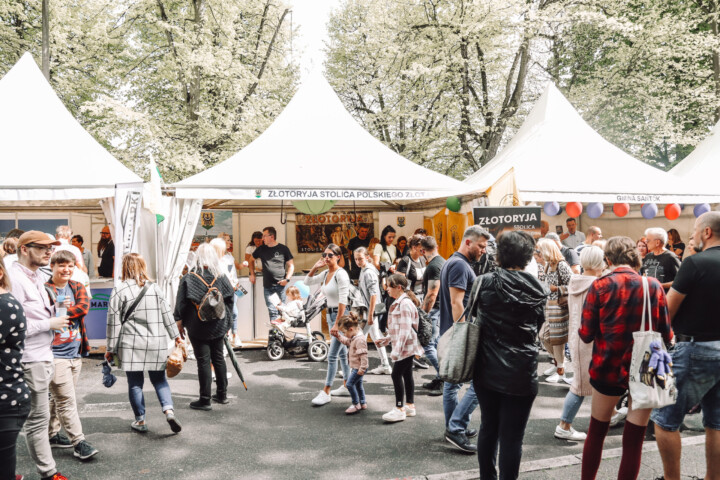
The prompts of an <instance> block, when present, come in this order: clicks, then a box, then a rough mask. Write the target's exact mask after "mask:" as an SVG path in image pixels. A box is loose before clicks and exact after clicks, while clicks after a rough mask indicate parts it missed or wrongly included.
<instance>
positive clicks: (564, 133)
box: [465, 84, 720, 203]
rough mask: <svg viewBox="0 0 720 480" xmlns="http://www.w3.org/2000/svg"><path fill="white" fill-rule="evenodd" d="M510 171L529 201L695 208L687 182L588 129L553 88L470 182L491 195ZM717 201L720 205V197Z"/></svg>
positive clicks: (698, 197) (696, 195)
mask: <svg viewBox="0 0 720 480" xmlns="http://www.w3.org/2000/svg"><path fill="white" fill-rule="evenodd" d="M510 168H514V169H515V180H516V182H517V188H518V190H519V191H520V197H521V198H522V200H523V201H538V202H548V201H558V202H571V201H576V202H606V203H614V202H626V203H647V202H655V203H673V202H678V203H695V202H705V201H711V200H712V198H710V197H712V196H708V195H702V194H703V193H705V194H707V193H709V192H696V191H693V189H692V188H689V187H688V186H687V185H686V184H685V182H678V181H677V179H675V178H673V177H672V176H670V175H669V174H667V173H665V172H662V171H661V170H658V169H656V168H654V167H652V166H650V165H647V164H646V163H643V162H641V161H639V160H637V159H635V158H634V157H632V156H630V155H628V154H627V153H625V152H623V151H622V150H620V149H619V148H618V147H616V146H614V145H613V144H611V143H610V142H608V141H607V140H605V139H604V138H603V137H602V136H600V134H598V133H597V132H596V131H595V130H593V129H592V127H590V125H588V124H587V123H586V122H585V121H584V120H583V118H582V117H581V116H580V114H579V113H578V112H577V111H576V110H575V109H574V108H573V106H572V105H571V104H570V102H568V100H567V99H566V98H565V97H564V96H563V94H562V93H560V91H559V90H558V89H557V87H555V86H554V85H553V84H550V85H548V87H547V88H546V89H545V92H544V93H543V94H542V95H541V96H540V98H539V99H538V101H537V102H536V103H535V106H534V107H533V109H532V111H531V112H530V114H529V115H528V117H527V118H526V119H525V122H524V123H523V125H522V127H521V128H520V130H518V132H517V133H516V134H515V136H514V137H513V138H512V140H511V141H510V142H509V143H508V144H507V146H506V147H505V148H504V149H503V150H502V151H501V152H500V153H499V154H498V155H497V156H495V158H493V159H492V160H491V161H490V162H489V163H487V164H486V165H485V166H483V167H482V168H481V169H480V170H478V171H477V172H475V173H474V174H472V175H470V176H469V177H468V178H466V179H465V183H467V184H470V185H471V186H472V187H473V188H472V190H473V191H485V190H487V189H488V188H489V187H491V186H492V185H493V184H494V183H495V182H496V181H497V180H498V179H499V178H500V177H502V175H504V174H505V173H506V172H507V171H508V170H510ZM717 193H718V194H717V195H715V198H716V199H720V192H717Z"/></svg>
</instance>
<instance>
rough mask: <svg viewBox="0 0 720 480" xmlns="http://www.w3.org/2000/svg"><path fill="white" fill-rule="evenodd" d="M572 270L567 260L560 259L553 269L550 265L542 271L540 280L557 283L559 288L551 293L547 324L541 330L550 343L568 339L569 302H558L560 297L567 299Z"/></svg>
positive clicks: (546, 340) (542, 335)
mask: <svg viewBox="0 0 720 480" xmlns="http://www.w3.org/2000/svg"><path fill="white" fill-rule="evenodd" d="M571 276H572V270H570V265H568V264H567V262H565V261H560V262H558V264H557V267H556V268H555V269H554V270H552V269H551V268H550V267H549V266H547V265H546V266H545V269H544V270H542V271H541V272H540V275H539V277H538V278H539V280H540V281H541V282H543V283H545V284H546V285H547V286H548V287H549V286H550V285H555V286H556V287H558V288H557V290H555V291H554V292H551V293H550V296H549V297H548V300H547V305H546V306H545V323H546V326H545V327H544V328H543V331H542V332H541V337H543V341H544V342H546V343H547V344H549V345H564V344H565V343H567V341H568V331H569V328H568V326H569V314H568V306H567V302H558V299H559V298H561V297H565V298H566V299H567V294H568V285H569V284H570V277H571Z"/></svg>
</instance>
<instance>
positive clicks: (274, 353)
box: [267, 342, 285, 361]
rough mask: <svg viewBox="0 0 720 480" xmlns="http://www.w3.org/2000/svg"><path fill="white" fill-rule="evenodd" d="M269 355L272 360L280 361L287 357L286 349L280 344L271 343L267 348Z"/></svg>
mask: <svg viewBox="0 0 720 480" xmlns="http://www.w3.org/2000/svg"><path fill="white" fill-rule="evenodd" d="M267 355H268V358H269V359H270V360H273V361H274V360H280V359H281V358H282V357H283V355H285V349H284V348H283V346H282V343H280V342H271V343H270V345H268V347H267Z"/></svg>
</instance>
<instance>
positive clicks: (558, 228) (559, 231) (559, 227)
mask: <svg viewBox="0 0 720 480" xmlns="http://www.w3.org/2000/svg"><path fill="white" fill-rule="evenodd" d="M555 233H557V234H558V235H562V234H563V227H562V225H555Z"/></svg>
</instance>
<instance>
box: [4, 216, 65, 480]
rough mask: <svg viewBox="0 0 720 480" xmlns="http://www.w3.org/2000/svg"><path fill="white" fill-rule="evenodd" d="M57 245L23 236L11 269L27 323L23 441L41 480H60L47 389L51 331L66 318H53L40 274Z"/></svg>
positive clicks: (41, 236) (40, 237)
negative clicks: (50, 433)
mask: <svg viewBox="0 0 720 480" xmlns="http://www.w3.org/2000/svg"><path fill="white" fill-rule="evenodd" d="M59 244H60V242H58V241H56V240H54V239H53V238H52V237H50V235H48V234H46V233H42V232H38V231H36V230H31V231H29V232H25V233H23V234H22V236H21V237H20V239H19V241H18V250H17V253H18V260H17V262H15V263H14V264H13V266H12V269H11V271H10V277H11V280H12V294H13V296H14V297H15V298H16V299H17V301H18V302H19V303H20V304H21V305H22V307H23V310H24V312H25V319H26V321H27V327H26V328H27V334H26V337H25V350H24V351H23V355H22V368H23V374H24V378H25V383H27V386H28V387H29V388H30V395H31V397H30V415H29V416H28V419H27V421H26V422H25V440H26V441H27V446H28V450H29V451H30V456H31V457H32V458H33V460H34V461H35V465H36V467H37V470H38V472H39V473H40V476H41V477H42V478H43V479H46V478H47V479H50V478H52V479H54V480H63V479H65V478H66V477H64V476H62V475H61V474H60V473H59V472H58V471H57V468H55V460H54V459H53V455H52V450H51V447H50V439H49V437H48V426H49V422H50V406H49V395H48V394H49V387H50V380H52V378H53V374H54V367H53V361H54V359H53V352H52V340H53V331H54V330H60V329H62V328H64V327H67V326H68V324H69V321H68V316H67V315H64V316H62V317H56V316H55V307H54V306H52V305H51V303H50V297H49V296H48V293H47V291H46V290H45V280H46V277H45V276H44V275H43V274H42V273H41V272H40V271H39V269H40V268H41V267H47V265H48V263H50V257H51V256H52V253H53V247H54V246H57V245H59Z"/></svg>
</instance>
